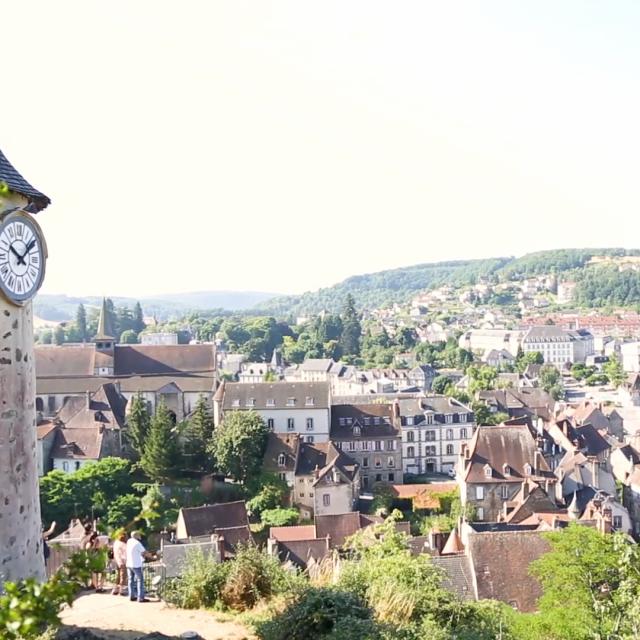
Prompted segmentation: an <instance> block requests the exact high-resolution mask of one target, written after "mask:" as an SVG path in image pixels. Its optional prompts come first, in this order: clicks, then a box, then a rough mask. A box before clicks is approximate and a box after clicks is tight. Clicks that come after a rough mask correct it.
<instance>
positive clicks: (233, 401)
mask: <svg viewBox="0 0 640 640" xmlns="http://www.w3.org/2000/svg"><path fill="white" fill-rule="evenodd" d="M231 406H232V407H239V406H240V400H239V399H238V398H234V399H233V400H232V401H231Z"/></svg>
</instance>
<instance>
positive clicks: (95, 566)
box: [84, 531, 106, 593]
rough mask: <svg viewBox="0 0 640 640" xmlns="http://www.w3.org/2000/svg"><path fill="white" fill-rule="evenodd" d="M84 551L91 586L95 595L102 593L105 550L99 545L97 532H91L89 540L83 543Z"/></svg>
mask: <svg viewBox="0 0 640 640" xmlns="http://www.w3.org/2000/svg"><path fill="white" fill-rule="evenodd" d="M84 548H85V550H86V551H87V553H88V555H89V566H90V568H91V586H92V587H93V588H94V589H95V590H96V593H102V592H103V591H104V588H103V587H104V571H105V565H106V553H105V549H104V547H103V546H102V544H101V543H100V538H99V536H98V532H97V531H93V532H92V533H91V536H90V537H89V540H88V541H87V542H86V543H85V547H84Z"/></svg>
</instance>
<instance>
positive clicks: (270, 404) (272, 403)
mask: <svg viewBox="0 0 640 640" xmlns="http://www.w3.org/2000/svg"><path fill="white" fill-rule="evenodd" d="M275 406H276V401H275V400H274V399H273V398H267V407H275Z"/></svg>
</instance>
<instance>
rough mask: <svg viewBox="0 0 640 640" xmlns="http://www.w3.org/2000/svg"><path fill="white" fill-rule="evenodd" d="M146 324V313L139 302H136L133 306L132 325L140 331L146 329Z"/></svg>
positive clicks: (135, 329) (137, 331)
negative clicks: (144, 313)
mask: <svg viewBox="0 0 640 640" xmlns="http://www.w3.org/2000/svg"><path fill="white" fill-rule="evenodd" d="M146 326H147V325H146V324H145V322H144V315H143V313H142V307H141V306H140V303H139V302H136V305H135V307H133V326H132V327H131V328H132V329H133V330H134V331H135V332H136V333H140V332H142V331H144V330H145V328H146Z"/></svg>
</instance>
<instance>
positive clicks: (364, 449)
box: [362, 440, 369, 451]
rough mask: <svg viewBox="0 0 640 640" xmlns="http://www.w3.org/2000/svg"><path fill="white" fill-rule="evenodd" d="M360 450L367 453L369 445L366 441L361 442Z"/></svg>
mask: <svg viewBox="0 0 640 640" xmlns="http://www.w3.org/2000/svg"><path fill="white" fill-rule="evenodd" d="M362 450H363V451H368V450H369V443H368V442H367V441H366V440H363V441H362Z"/></svg>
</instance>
